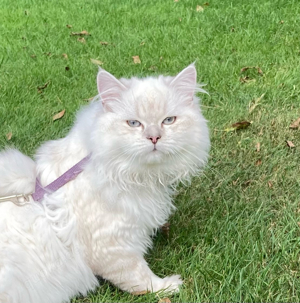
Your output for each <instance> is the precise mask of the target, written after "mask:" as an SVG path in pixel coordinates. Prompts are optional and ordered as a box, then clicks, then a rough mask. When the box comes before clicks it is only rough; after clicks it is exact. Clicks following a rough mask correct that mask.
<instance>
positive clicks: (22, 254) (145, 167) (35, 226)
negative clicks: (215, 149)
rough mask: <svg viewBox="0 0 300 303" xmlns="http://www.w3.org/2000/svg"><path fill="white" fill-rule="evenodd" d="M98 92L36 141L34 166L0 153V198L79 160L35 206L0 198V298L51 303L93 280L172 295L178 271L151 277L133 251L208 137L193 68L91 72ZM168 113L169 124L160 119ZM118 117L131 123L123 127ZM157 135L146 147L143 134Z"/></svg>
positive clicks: (167, 209) (190, 171)
mask: <svg viewBox="0 0 300 303" xmlns="http://www.w3.org/2000/svg"><path fill="white" fill-rule="evenodd" d="M97 82H98V90H99V96H98V97H97V98H96V100H95V101H94V102H93V103H91V104H90V105H89V106H87V107H86V108H84V109H83V110H82V111H80V112H79V114H78V117H77V121H76V123H75V125H74V127H73V128H72V130H71V131H70V133H69V134H68V135H67V136H66V137H65V138H63V139H59V140H56V141H49V142H46V143H45V144H44V145H42V147H41V148H40V149H39V150H38V152H37V154H36V157H35V159H36V165H35V164H34V162H33V161H32V160H31V159H29V158H28V157H26V156H24V155H22V154H20V153H19V152H18V151H15V150H7V151H4V152H2V153H0V197H1V196H5V195H9V194H21V193H30V192H32V191H33V190H34V184H35V177H36V175H37V176H38V178H39V180H40V182H41V183H42V185H43V186H46V185H47V184H49V183H50V182H52V181H53V180H55V179H56V178H57V177H59V176H60V175H61V174H62V173H64V172H65V171H66V170H68V169H69V168H70V167H72V166H73V165H75V164H76V163H77V162H79V161H80V160H81V159H82V158H83V157H85V156H86V155H88V154H91V155H92V156H91V160H90V161H89V163H88V164H87V165H86V167H85V169H84V171H83V172H82V173H81V174H80V175H79V176H78V177H77V178H76V179H75V180H73V181H71V182H69V183H68V184H66V185H65V186H63V187H62V188H60V189H59V190H58V191H56V192H54V193H52V194H50V195H48V196H45V198H44V199H43V201H42V202H41V203H39V202H34V201H30V203H29V204H27V205H25V206H22V207H21V206H16V205H15V204H13V203H11V202H4V203H0V302H2V303H4V302H5V303H8V302H9V303H19V302H22V303H37V302H43V303H61V302H66V301H68V300H69V299H70V298H71V297H72V296H74V295H76V294H78V293H82V294H86V292H87V291H88V290H92V289H94V288H95V286H96V285H97V280H96V278H95V276H94V275H100V276H102V277H103V278H105V279H107V280H110V281H111V282H112V283H114V284H115V285H117V286H118V287H120V288H121V289H122V290H125V291H129V292H134V291H144V290H150V291H159V290H164V289H167V290H170V291H177V290H178V287H179V285H180V284H182V281H181V279H180V277H179V276H176V275H175V276H170V277H166V278H163V279H162V278H159V277H158V276H156V275H155V274H154V273H153V272H152V271H151V270H150V269H149V267H148V265H147V263H146V261H145V260H144V258H143V255H144V254H145V252H146V251H147V249H148V248H149V247H150V246H151V235H152V234H153V233H154V232H155V231H156V230H157V228H159V226H161V225H162V224H164V223H165V222H166V220H167V219H168V217H169V215H170V213H171V212H172V211H173V210H174V206H173V204H172V198H171V194H172V193H173V191H174V190H175V186H176V184H177V183H178V182H180V181H189V179H190V177H191V176H193V175H195V174H197V173H198V172H199V171H200V170H201V169H202V168H203V166H204V164H205V162H206V160H207V156H208V150H209V145H210V143H209V136H208V129H207V125H206V121H205V119H204V118H203V116H202V114H201V112H200V110H199V106H198V102H199V99H198V98H197V97H196V96H195V92H196V91H203V90H201V89H200V88H199V87H197V85H196V70H195V67H194V65H190V66H188V67H187V68H186V69H185V70H183V71H182V72H181V73H180V74H179V75H178V76H177V77H163V76H160V77H158V78H152V77H149V78H145V79H137V78H132V79H129V80H127V79H121V80H117V79H116V78H114V77H113V76H112V75H111V74H109V73H107V72H106V71H104V70H100V71H99V74H98V80H97ZM170 116H176V117H177V118H176V121H175V122H174V123H173V124H171V125H164V124H162V121H163V120H164V119H165V118H166V117H170ZM127 120H138V121H140V122H141V123H142V125H141V126H140V127H130V126H129V125H128V124H127V122H126V121H127ZM153 129H155V131H156V132H157V133H159V135H160V136H161V138H160V139H159V140H158V142H157V144H156V146H155V147H156V149H157V150H156V151H153V148H154V145H153V143H152V142H151V140H149V139H147V134H148V133H149V132H151V131H153Z"/></svg>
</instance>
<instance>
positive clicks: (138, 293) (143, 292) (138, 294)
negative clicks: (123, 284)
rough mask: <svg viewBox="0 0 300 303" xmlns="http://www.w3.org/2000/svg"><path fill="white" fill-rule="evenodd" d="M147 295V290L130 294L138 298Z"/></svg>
mask: <svg viewBox="0 0 300 303" xmlns="http://www.w3.org/2000/svg"><path fill="white" fill-rule="evenodd" d="M147 293H149V290H141V291H134V292H132V293H131V294H132V295H134V296H140V295H145V294H147Z"/></svg>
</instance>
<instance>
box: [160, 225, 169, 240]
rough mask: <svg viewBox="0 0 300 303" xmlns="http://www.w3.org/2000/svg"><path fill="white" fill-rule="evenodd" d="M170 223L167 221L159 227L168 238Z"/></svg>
mask: <svg viewBox="0 0 300 303" xmlns="http://www.w3.org/2000/svg"><path fill="white" fill-rule="evenodd" d="M170 225H171V224H170V223H169V222H167V223H165V224H164V225H163V226H162V227H161V232H162V233H163V234H164V235H165V236H166V237H168V238H169V235H170Z"/></svg>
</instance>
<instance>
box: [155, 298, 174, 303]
mask: <svg viewBox="0 0 300 303" xmlns="http://www.w3.org/2000/svg"><path fill="white" fill-rule="evenodd" d="M157 303H171V300H170V299H169V298H163V299H160V300H159V301H158V302H157Z"/></svg>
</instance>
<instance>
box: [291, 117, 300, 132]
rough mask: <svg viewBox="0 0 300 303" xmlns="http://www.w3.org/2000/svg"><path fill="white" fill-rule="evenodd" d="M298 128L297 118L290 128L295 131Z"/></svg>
mask: <svg viewBox="0 0 300 303" xmlns="http://www.w3.org/2000/svg"><path fill="white" fill-rule="evenodd" d="M299 126H300V118H298V119H297V120H296V121H294V122H293V123H292V124H291V125H290V128H292V129H297V128H299Z"/></svg>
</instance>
